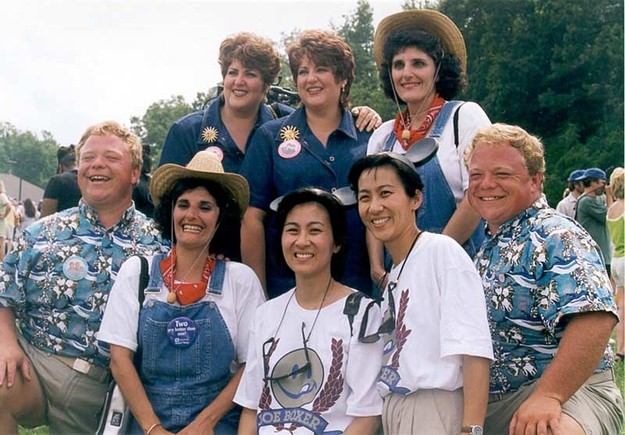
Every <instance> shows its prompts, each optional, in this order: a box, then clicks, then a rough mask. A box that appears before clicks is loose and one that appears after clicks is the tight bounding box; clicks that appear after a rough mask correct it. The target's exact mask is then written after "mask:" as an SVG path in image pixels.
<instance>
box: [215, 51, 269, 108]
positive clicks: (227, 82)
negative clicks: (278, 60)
mask: <svg viewBox="0 0 625 435" xmlns="http://www.w3.org/2000/svg"><path fill="white" fill-rule="evenodd" d="M223 79H224V99H225V102H226V105H228V106H229V107H230V108H232V109H234V110H242V111H257V110H258V107H259V106H260V104H261V103H262V102H263V101H264V100H265V94H266V93H267V88H268V87H267V86H266V85H265V84H264V83H263V79H262V76H261V74H260V71H258V70H257V69H254V68H246V67H245V66H243V64H242V63H241V61H239V60H238V59H234V60H233V61H232V62H231V63H230V65H229V66H228V69H227V70H226V74H225V76H224V78H223Z"/></svg>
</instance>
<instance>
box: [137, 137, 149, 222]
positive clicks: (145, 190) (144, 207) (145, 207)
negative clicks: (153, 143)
mask: <svg viewBox="0 0 625 435" xmlns="http://www.w3.org/2000/svg"><path fill="white" fill-rule="evenodd" d="M142 148H143V165H142V166H141V176H140V177H139V182H138V183H137V184H136V186H135V187H134V189H132V200H133V201H134V202H135V208H136V209H137V210H139V211H140V212H141V213H143V214H144V215H146V216H147V217H149V218H151V217H153V216H154V204H153V203H152V198H150V173H151V172H152V148H151V147H150V145H148V144H143V145H142Z"/></svg>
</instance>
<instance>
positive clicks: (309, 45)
mask: <svg viewBox="0 0 625 435" xmlns="http://www.w3.org/2000/svg"><path fill="white" fill-rule="evenodd" d="M287 55H288V56H289V68H290V69H291V74H293V81H294V82H295V83H297V70H298V68H299V66H300V64H301V62H302V59H303V58H304V56H308V57H309V58H310V59H311V60H312V61H313V62H314V63H315V64H316V65H319V66H325V67H328V68H330V70H331V71H332V73H333V74H334V78H335V79H336V81H337V83H338V82H339V81H341V80H346V84H345V87H344V88H343V92H341V98H340V101H339V103H340V105H341V107H348V106H349V90H350V89H351V87H352V83H353V82H354V68H355V67H356V61H355V60H354V55H353V54H352V49H351V48H350V46H349V44H347V42H345V41H344V40H343V39H342V38H341V37H340V36H338V35H336V34H335V33H332V32H328V31H323V30H307V31H305V32H303V33H302V34H301V35H300V37H299V38H298V39H297V40H295V42H293V43H292V44H291V45H289V47H288V48H287Z"/></svg>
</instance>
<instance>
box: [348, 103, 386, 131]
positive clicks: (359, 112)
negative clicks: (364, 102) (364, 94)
mask: <svg viewBox="0 0 625 435" xmlns="http://www.w3.org/2000/svg"><path fill="white" fill-rule="evenodd" d="M352 115H354V117H355V118H356V128H357V129H358V130H360V131H365V130H366V131H373V130H375V129H376V128H378V127H379V126H380V125H382V117H381V116H380V115H378V112H376V111H375V110H373V109H372V108H371V107H369V106H357V107H354V108H353V109H352Z"/></svg>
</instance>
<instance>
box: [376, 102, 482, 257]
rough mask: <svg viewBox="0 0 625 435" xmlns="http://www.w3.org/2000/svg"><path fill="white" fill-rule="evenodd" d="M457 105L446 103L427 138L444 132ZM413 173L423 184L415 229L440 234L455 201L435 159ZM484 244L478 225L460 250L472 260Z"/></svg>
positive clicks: (389, 145) (390, 139) (388, 147)
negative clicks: (465, 252) (415, 173)
mask: <svg viewBox="0 0 625 435" xmlns="http://www.w3.org/2000/svg"><path fill="white" fill-rule="evenodd" d="M459 104H461V102H460V101H448V102H446V103H445V104H444V105H443V108H442V109H441V111H440V112H439V114H438V116H437V117H436V122H435V123H434V127H433V128H432V130H431V132H430V134H429V135H428V136H429V137H431V138H433V139H436V140H438V139H439V138H440V137H441V134H442V133H443V130H444V129H445V125H446V124H447V121H448V120H449V118H450V117H451V116H452V114H453V113H454V109H455V108H456V106H458V105H459ZM396 140H397V139H396V137H395V134H393V133H391V134H390V135H389V136H388V138H387V140H386V142H385V143H384V147H383V149H382V151H392V150H393V146H394V145H395V142H396ZM417 173H418V174H419V176H420V177H421V181H423V186H424V187H423V192H422V193H423V201H422V203H421V206H420V207H419V210H418V212H417V226H418V227H419V229H421V230H424V231H430V232H432V233H442V232H443V229H444V228H445V225H447V222H449V219H451V216H452V215H453V214H454V212H455V211H456V200H455V198H454V194H453V192H452V191H451V188H450V187H449V183H447V180H446V179H445V174H443V170H442V169H441V165H440V162H439V160H438V156H434V157H433V158H432V159H430V160H429V161H428V162H427V163H426V164H424V165H422V166H418V167H417ZM483 240H484V230H483V225H478V227H477V228H476V229H475V231H474V232H473V234H472V235H471V237H470V238H469V240H467V241H466V242H465V243H464V244H463V245H462V247H463V248H464V249H465V251H467V253H468V254H469V256H470V257H471V258H473V257H474V256H475V254H476V252H477V250H478V249H479V247H480V245H481V244H482V241H483Z"/></svg>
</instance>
